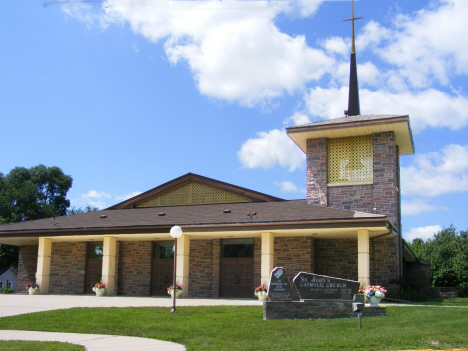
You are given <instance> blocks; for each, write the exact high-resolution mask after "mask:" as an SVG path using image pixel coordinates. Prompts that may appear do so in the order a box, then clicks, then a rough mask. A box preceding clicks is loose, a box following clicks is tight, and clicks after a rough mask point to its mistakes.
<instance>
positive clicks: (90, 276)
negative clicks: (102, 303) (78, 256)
mask: <svg viewBox="0 0 468 351" xmlns="http://www.w3.org/2000/svg"><path fill="white" fill-rule="evenodd" d="M101 276H102V259H101V258H88V259H87V260H86V279H85V294H93V286H94V284H96V283H97V282H99V281H100V280H101Z"/></svg>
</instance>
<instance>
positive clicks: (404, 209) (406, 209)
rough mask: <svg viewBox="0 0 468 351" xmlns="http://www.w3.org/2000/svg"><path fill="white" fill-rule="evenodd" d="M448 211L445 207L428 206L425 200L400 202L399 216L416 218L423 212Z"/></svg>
mask: <svg viewBox="0 0 468 351" xmlns="http://www.w3.org/2000/svg"><path fill="white" fill-rule="evenodd" d="M440 210H442V211H448V208H447V207H444V206H436V205H432V204H429V203H428V201H427V200H422V199H413V200H411V201H406V200H402V201H401V214H402V215H404V216H416V215H418V214H420V213H424V212H432V211H440Z"/></svg>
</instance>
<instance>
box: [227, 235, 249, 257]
mask: <svg viewBox="0 0 468 351" xmlns="http://www.w3.org/2000/svg"><path fill="white" fill-rule="evenodd" d="M253 254H254V244H253V239H241V240H239V239H237V240H236V239H232V240H223V257H224V258H252V257H253Z"/></svg>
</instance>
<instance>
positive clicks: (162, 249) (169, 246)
mask: <svg viewBox="0 0 468 351" xmlns="http://www.w3.org/2000/svg"><path fill="white" fill-rule="evenodd" d="M153 258H155V259H158V258H166V259H168V258H172V259H174V242H173V241H156V242H154V243H153Z"/></svg>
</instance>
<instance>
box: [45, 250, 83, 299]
mask: <svg viewBox="0 0 468 351" xmlns="http://www.w3.org/2000/svg"><path fill="white" fill-rule="evenodd" d="M85 269H86V243H85V242H53V243H52V255H51V258H50V280H49V294H62V295H81V294H83V293H84V283H85Z"/></svg>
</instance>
